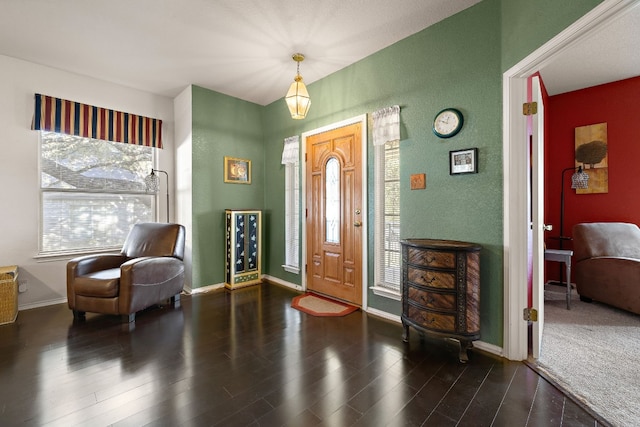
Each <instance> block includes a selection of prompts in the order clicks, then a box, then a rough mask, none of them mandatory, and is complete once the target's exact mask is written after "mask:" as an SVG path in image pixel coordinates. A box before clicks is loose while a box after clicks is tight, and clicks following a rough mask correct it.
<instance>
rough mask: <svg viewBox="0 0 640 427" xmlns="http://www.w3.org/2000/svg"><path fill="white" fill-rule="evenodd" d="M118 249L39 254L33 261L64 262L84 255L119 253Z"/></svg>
mask: <svg viewBox="0 0 640 427" xmlns="http://www.w3.org/2000/svg"><path fill="white" fill-rule="evenodd" d="M120 249H121V248H102V249H96V250H89V249H88V250H84V251H70V252H55V253H39V254H38V255H36V256H34V257H33V259H35V260H36V262H51V261H64V260H69V259H72V258H76V257H80V256H84V255H95V254H105V253H106V254H110V253H119V252H120Z"/></svg>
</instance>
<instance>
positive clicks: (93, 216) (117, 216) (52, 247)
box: [40, 132, 155, 255]
mask: <svg viewBox="0 0 640 427" xmlns="http://www.w3.org/2000/svg"><path fill="white" fill-rule="evenodd" d="M40 135H41V137H40V196H41V203H40V206H41V213H40V221H41V224H40V233H41V234H40V254H43V255H48V254H63V253H73V252H88V251H94V250H104V249H113V248H119V247H120V246H122V244H123V242H124V240H125V238H126V236H127V234H128V233H129V230H130V229H131V227H132V226H133V224H135V223H138V222H144V221H152V220H153V215H154V202H155V196H154V195H151V194H147V193H146V187H145V183H144V178H145V176H146V175H148V174H149V171H151V168H152V167H153V152H152V150H153V149H152V148H150V147H145V146H140V145H133V144H125V143H121V142H109V141H102V140H97V139H91V138H83V137H79V136H73V135H65V134H60V133H54V132H41V133H40Z"/></svg>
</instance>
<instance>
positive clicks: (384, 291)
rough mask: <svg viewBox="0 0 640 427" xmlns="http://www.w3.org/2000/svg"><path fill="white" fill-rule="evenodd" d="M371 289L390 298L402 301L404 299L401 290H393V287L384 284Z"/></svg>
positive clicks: (376, 293) (381, 295)
mask: <svg viewBox="0 0 640 427" xmlns="http://www.w3.org/2000/svg"><path fill="white" fill-rule="evenodd" d="M369 289H371V290H372V291H373V293H374V294H375V295H378V296H380V297H384V298H389V299H392V300H395V301H400V300H401V299H402V295H400V292H396V291H392V290H391V289H388V288H383V287H382V286H372V287H371V288H369Z"/></svg>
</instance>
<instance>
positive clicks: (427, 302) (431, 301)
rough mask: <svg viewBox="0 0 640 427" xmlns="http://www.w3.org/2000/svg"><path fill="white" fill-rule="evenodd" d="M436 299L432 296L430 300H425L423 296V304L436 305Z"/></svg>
mask: <svg viewBox="0 0 640 427" xmlns="http://www.w3.org/2000/svg"><path fill="white" fill-rule="evenodd" d="M434 301H435V300H434V299H433V297H432V296H430V297H429V298H425V297H424V296H422V302H424V303H426V304H433V303H434Z"/></svg>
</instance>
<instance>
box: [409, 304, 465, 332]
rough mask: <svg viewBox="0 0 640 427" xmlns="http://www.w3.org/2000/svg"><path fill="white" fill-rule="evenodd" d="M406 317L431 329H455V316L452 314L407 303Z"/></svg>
mask: <svg viewBox="0 0 640 427" xmlns="http://www.w3.org/2000/svg"><path fill="white" fill-rule="evenodd" d="M408 317H409V319H410V320H412V321H414V322H416V323H417V324H419V325H421V326H423V327H425V328H428V329H431V330H437V331H447V332H451V331H455V330H456V316H455V315H453V314H441V313H433V312H430V311H427V310H421V309H420V308H418V307H415V306H413V305H411V304H409V307H408Z"/></svg>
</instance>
